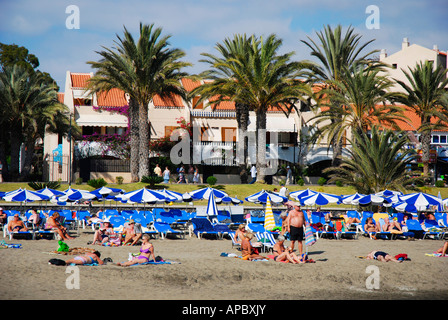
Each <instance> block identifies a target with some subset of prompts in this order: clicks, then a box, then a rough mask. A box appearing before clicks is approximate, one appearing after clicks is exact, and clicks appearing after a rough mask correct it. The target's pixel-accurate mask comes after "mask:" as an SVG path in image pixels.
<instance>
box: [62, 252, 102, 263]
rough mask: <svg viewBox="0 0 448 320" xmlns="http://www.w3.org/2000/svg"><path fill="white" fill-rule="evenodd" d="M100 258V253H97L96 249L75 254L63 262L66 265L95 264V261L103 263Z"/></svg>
mask: <svg viewBox="0 0 448 320" xmlns="http://www.w3.org/2000/svg"><path fill="white" fill-rule="evenodd" d="M100 258H101V253H99V252H98V251H95V252H93V253H91V252H86V253H85V254H84V255H82V256H76V257H74V258H72V259H69V260H67V261H65V263H66V264H67V265H69V264H72V263H73V264H77V265H85V264H95V263H97V264H104V262H103V260H101V259H100Z"/></svg>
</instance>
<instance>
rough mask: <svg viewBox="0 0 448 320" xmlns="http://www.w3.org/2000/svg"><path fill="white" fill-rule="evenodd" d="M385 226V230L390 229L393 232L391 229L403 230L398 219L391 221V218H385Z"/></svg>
mask: <svg viewBox="0 0 448 320" xmlns="http://www.w3.org/2000/svg"><path fill="white" fill-rule="evenodd" d="M383 228H384V229H385V230H384V229H383V231H388V232H391V231H402V230H401V225H400V223H398V221H397V220H392V221H390V220H389V218H387V217H386V218H384V226H383Z"/></svg>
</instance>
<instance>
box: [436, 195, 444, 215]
mask: <svg viewBox="0 0 448 320" xmlns="http://www.w3.org/2000/svg"><path fill="white" fill-rule="evenodd" d="M437 198H439V200H440V203H439V204H438V205H437V211H438V212H442V211H444V204H443V199H442V195H441V194H440V191H439V193H438V194H437Z"/></svg>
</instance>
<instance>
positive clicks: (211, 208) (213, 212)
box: [206, 192, 218, 218]
mask: <svg viewBox="0 0 448 320" xmlns="http://www.w3.org/2000/svg"><path fill="white" fill-rule="evenodd" d="M206 212H207V216H208V217H209V218H210V217H216V216H217V215H218V207H217V206H216V201H215V195H214V193H213V192H211V193H210V196H209V197H208V203H207V211H206Z"/></svg>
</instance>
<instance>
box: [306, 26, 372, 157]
mask: <svg viewBox="0 0 448 320" xmlns="http://www.w3.org/2000/svg"><path fill="white" fill-rule="evenodd" d="M316 35H317V37H318V38H319V43H316V42H315V41H314V40H312V39H311V38H310V37H308V39H309V41H305V40H301V42H303V43H304V44H306V45H307V46H308V47H309V48H310V49H311V56H313V57H316V58H317V59H318V60H319V62H320V64H321V65H320V66H318V67H316V68H314V69H313V71H314V76H315V77H316V78H317V81H321V82H323V83H324V84H325V83H327V82H328V81H340V80H341V77H342V75H343V73H344V70H345V69H347V68H351V67H353V66H355V65H366V64H368V63H369V61H368V60H367V57H368V56H369V55H371V54H373V53H375V52H377V51H378V50H373V51H370V52H368V53H365V54H362V53H361V52H362V51H363V50H364V49H365V48H366V47H367V46H368V45H369V44H370V43H372V42H373V41H374V40H370V41H367V42H366V43H364V44H360V41H361V36H360V35H359V34H356V33H354V29H353V28H352V27H349V28H348V29H347V31H346V32H345V34H342V26H341V25H338V26H337V27H336V28H335V29H334V30H333V29H332V28H331V26H329V25H327V26H325V27H324V30H323V31H320V32H316ZM332 121H333V122H339V121H340V119H338V118H333V119H332ZM330 143H331V145H332V146H333V160H332V165H337V164H338V163H339V157H340V156H341V154H342V143H341V140H340V139H339V140H335V139H333V140H330Z"/></svg>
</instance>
